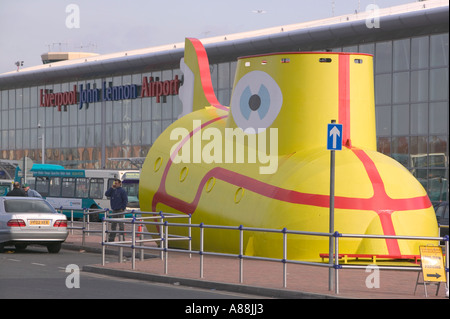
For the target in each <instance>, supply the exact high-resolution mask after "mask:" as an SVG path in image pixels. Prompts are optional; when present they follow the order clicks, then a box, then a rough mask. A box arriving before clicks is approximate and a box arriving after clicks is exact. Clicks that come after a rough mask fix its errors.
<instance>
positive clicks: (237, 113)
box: [139, 38, 438, 260]
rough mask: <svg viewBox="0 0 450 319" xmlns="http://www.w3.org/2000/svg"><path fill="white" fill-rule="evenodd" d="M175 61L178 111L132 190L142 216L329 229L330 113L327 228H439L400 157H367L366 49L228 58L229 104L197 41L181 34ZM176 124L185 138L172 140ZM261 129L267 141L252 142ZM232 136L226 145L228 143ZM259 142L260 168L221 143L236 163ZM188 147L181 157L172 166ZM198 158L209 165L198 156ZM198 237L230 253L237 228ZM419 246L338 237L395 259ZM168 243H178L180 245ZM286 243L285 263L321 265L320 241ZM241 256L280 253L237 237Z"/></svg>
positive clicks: (371, 121) (266, 240)
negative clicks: (339, 130)
mask: <svg viewBox="0 0 450 319" xmlns="http://www.w3.org/2000/svg"><path fill="white" fill-rule="evenodd" d="M181 68H182V70H183V72H185V74H188V75H187V76H185V79H184V83H183V86H182V87H181V88H180V93H182V94H181V95H182V101H183V113H182V116H181V117H180V118H179V119H178V120H177V121H175V122H174V123H173V124H172V125H170V126H169V127H168V128H167V129H166V130H165V131H164V132H162V134H161V135H160V136H159V137H158V139H157V140H156V141H155V143H154V145H153V146H152V148H151V149H150V151H149V153H148V155H147V158H146V160H145V163H144V166H143V169H142V173H141V180H140V190H139V192H140V194H141V198H140V201H141V210H142V211H163V212H169V213H179V214H191V215H192V222H193V223H204V224H209V225H225V226H239V225H243V226H246V227H257V228H269V229H283V228H286V229H288V230H298V231H306V232H328V227H329V167H330V156H329V151H327V150H326V127H327V124H328V123H330V120H332V119H336V121H337V123H340V124H342V125H343V139H342V140H343V142H342V143H343V150H342V151H339V152H337V154H336V168H335V170H336V173H335V174H336V177H335V180H336V182H335V183H336V184H335V210H334V211H335V226H334V228H335V230H336V231H339V232H340V233H344V234H362V235H408V236H437V235H438V225H437V221H436V217H435V214H434V210H433V208H432V205H431V202H430V200H429V198H428V196H427V194H426V192H425V190H424V189H423V187H422V186H421V184H420V183H419V182H418V181H417V180H416V179H415V178H414V177H413V176H412V175H411V174H410V172H409V171H408V170H407V169H405V168H404V167H403V166H402V165H401V164H399V163H398V162H396V161H395V160H393V159H392V158H390V157H387V156H385V155H383V154H381V153H379V152H377V148H376V131H375V128H376V126H375V104H374V84H373V57H372V56H371V55H368V54H361V53H341V52H340V53H337V52H293V53H279V54H278V53H272V54H266V55H256V56H249V57H242V58H239V59H238V63H237V68H236V76H235V81H234V85H233V92H232V96H231V101H230V106H229V107H228V106H224V105H222V104H220V103H219V102H218V100H217V98H216V96H215V94H214V91H213V87H212V84H211V78H210V70H209V62H208V58H207V54H206V51H205V48H204V47H203V45H202V44H201V43H200V41H198V40H196V39H191V38H188V39H186V44H185V55H184V59H183V60H182V63H181ZM175 130H181V131H183V132H185V134H184V135H182V136H181V137H180V138H178V139H176V140H174V139H173V138H171V137H173V134H171V133H173V132H174V131H175ZM239 132H240V133H239ZM272 133H276V134H272ZM239 134H243V135H242V136H241V135H239ZM269 134H270V136H271V137H275V138H273V139H272V138H271V139H266V140H263V139H262V137H263V136H267V135H269ZM227 136H228V138H227ZM230 136H231V137H230ZM238 138H241V139H240V140H239V142H236V143H234V144H233V145H232V147H230V145H229V144H227V142H228V141H237V140H238ZM255 141H256V142H255ZM260 141H264V143H265V144H263V143H259V142H260ZM200 142H202V144H201V148H199V150H200V151H196V145H198V143H200ZM196 143H197V144H196ZM251 143H256V144H252V145H250V144H251ZM269 144H270V145H269ZM274 144H276V145H274ZM262 146H264V151H263V152H261V149H258V152H259V153H257V154H258V156H259V154H260V153H268V151H269V150H270V151H271V152H270V154H268V156H267V157H266V158H265V160H266V163H267V161H269V160H270V161H273V162H272V164H275V165H276V169H275V170H267V171H262V170H261V169H260V168H261V165H262V163H263V162H258V160H257V161H253V160H254V159H255V158H256V159H259V158H258V156H253V157H252V156H246V157H243V158H244V160H243V161H236V160H234V161H227V158H228V157H227V154H228V153H227V152H229V151H230V150H231V151H233V152H234V153H233V155H234V157H230V158H232V159H236V158H237V157H236V154H238V153H239V152H241V151H242V152H244V153H245V154H252V153H251V150H252V149H253V148H255V147H256V148H261V147H262ZM272 146H274V147H273V148H271V147H272ZM275 146H276V147H275ZM187 149H189V150H190V152H191V153H190V154H191V155H192V156H191V160H190V161H174V159H175V157H176V156H178V155H179V154H180V153H181V152H182V151H183V150H187ZM199 152H200V153H199ZM219 153H220V154H221V155H222V156H217V155H218V154H219ZM263 155H267V154H263ZM194 156H197V160H195V159H196V158H195V157H194ZM205 156H209V157H208V159H209V160H208V161H205V160H202V159H205ZM261 158H264V157H261ZM210 159H214V160H210ZM149 227H150V226H149ZM171 231H173V232H177V233H178V234H180V235H186V234H187V232H185V231H184V230H182V229H173V230H171ZM205 237H206V238H207V240H205V247H204V248H205V249H206V250H210V251H217V252H226V253H238V249H239V248H238V247H239V245H238V243H239V236H238V235H236V234H234V235H232V234H230V233H229V231H227V230H214V231H210V230H206V234H205ZM192 240H193V248H194V249H198V246H199V233H198V231H195V230H193V233H192ZM430 243H431V244H435V242H433V241H427V240H397V239H374V238H342V239H341V240H340V241H339V246H340V252H342V253H344V254H353V255H355V256H362V255H373V256H383V257H384V258H395V259H398V258H404V259H406V258H408V257H410V256H414V255H419V248H418V247H419V246H421V245H427V244H430ZM171 245H173V247H182V248H186V247H187V244H185V243H183V242H181V241H175V242H174V243H173V244H171ZM287 249H288V252H287V258H288V259H297V260H320V258H319V255H320V254H321V253H327V252H328V237H316V236H308V235H301V236H288V243H287ZM244 253H245V254H246V255H250V256H251V255H255V256H265V257H275V258H282V236H281V235H280V234H275V233H261V232H245V235H244Z"/></svg>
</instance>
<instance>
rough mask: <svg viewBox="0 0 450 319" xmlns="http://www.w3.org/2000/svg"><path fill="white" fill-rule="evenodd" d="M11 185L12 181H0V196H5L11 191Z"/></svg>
mask: <svg viewBox="0 0 450 319" xmlns="http://www.w3.org/2000/svg"><path fill="white" fill-rule="evenodd" d="M13 183H14V181H13V180H12V179H0V196H6V194H8V192H9V191H10V190H11V189H12V185H13Z"/></svg>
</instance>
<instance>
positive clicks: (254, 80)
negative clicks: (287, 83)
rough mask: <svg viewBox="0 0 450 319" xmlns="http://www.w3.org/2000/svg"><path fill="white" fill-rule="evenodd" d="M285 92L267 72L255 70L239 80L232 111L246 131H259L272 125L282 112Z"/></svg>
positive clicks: (237, 121)
mask: <svg viewBox="0 0 450 319" xmlns="http://www.w3.org/2000/svg"><path fill="white" fill-rule="evenodd" d="M282 104H283V94H282V92H281V89H280V87H279V86H278V84H277V82H276V81H275V80H274V79H273V78H272V77H271V76H270V75H269V74H267V73H265V72H262V71H253V72H250V73H247V74H246V75H245V76H243V77H242V78H241V79H240V80H239V82H237V84H236V86H235V88H234V92H233V96H232V99H231V106H230V109H231V113H232V114H233V118H234V121H235V122H236V125H237V126H238V127H240V128H241V129H242V130H243V131H244V132H245V133H258V132H261V131H263V130H265V129H266V128H268V127H270V126H271V124H272V123H273V121H274V120H275V119H276V118H277V116H278V113H280V110H281V106H282Z"/></svg>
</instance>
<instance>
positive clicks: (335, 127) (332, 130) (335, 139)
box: [327, 120, 342, 291]
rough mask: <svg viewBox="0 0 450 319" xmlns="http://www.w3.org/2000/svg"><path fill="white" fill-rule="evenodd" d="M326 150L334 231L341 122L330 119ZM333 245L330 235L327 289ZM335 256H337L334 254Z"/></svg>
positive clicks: (331, 218)
mask: <svg viewBox="0 0 450 319" xmlns="http://www.w3.org/2000/svg"><path fill="white" fill-rule="evenodd" d="M327 150H329V151H330V229H329V232H330V233H331V234H332V233H334V175H335V172H334V170H335V153H334V152H335V151H340V150H342V124H336V120H331V124H328V128H327ZM333 247H334V240H333V237H332V236H330V240H329V252H328V262H329V264H330V268H329V270H328V290H330V291H331V290H333V270H332V269H331V265H332V264H333ZM335 258H338V256H336V257H335Z"/></svg>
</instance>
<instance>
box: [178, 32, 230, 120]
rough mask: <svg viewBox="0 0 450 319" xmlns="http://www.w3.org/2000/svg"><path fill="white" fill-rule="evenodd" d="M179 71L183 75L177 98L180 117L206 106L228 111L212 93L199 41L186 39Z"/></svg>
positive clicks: (208, 72) (204, 57) (205, 60)
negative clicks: (180, 104) (179, 101)
mask: <svg viewBox="0 0 450 319" xmlns="http://www.w3.org/2000/svg"><path fill="white" fill-rule="evenodd" d="M180 69H181V71H182V72H183V74H184V81H183V85H182V86H181V87H180V92H179V97H180V99H181V101H182V102H183V112H182V114H181V115H180V117H182V116H184V115H186V114H189V113H191V112H193V111H197V110H200V109H203V108H205V107H207V106H213V107H216V108H219V109H222V110H228V108H227V107H225V106H223V105H222V104H220V103H219V101H218V100H217V97H216V94H215V93H214V89H213V86H212V82H211V73H210V69H209V60H208V56H207V54H206V50H205V48H204V47H203V44H202V43H201V42H200V41H199V40H197V39H194V38H186V40H185V49H184V58H182V59H181V61H180Z"/></svg>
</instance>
